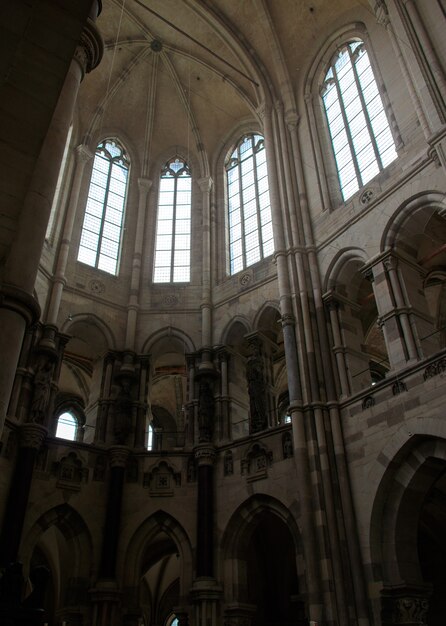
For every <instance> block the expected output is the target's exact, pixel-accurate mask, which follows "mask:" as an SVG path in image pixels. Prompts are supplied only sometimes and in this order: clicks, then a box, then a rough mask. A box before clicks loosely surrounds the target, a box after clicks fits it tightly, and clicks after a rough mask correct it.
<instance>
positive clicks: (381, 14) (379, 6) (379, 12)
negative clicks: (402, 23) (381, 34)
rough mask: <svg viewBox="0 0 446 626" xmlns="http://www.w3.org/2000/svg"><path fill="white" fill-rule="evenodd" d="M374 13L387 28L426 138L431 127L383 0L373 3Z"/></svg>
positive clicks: (429, 133)
mask: <svg viewBox="0 0 446 626" xmlns="http://www.w3.org/2000/svg"><path fill="white" fill-rule="evenodd" d="M375 15H376V19H377V21H378V23H380V24H382V25H383V26H384V27H385V29H386V30H387V34H388V35H389V39H390V41H391V43H392V47H393V50H394V53H395V56H396V58H397V61H398V64H399V66H400V69H401V74H402V75H403V77H404V80H405V83H406V87H407V90H408V91H409V96H410V99H411V100H412V104H413V107H414V109H415V112H416V114H417V117H418V121H419V122H420V126H421V128H422V129H423V133H424V136H425V138H426V139H428V138H429V137H430V135H431V129H430V127H429V123H428V120H427V117H426V114H425V111H424V108H423V105H422V102H421V100H420V98H419V96H418V90H417V89H416V88H415V85H414V81H413V79H412V76H411V74H410V71H409V68H408V66H407V63H406V59H405V58H404V56H403V53H402V51H401V44H400V39H399V37H398V35H397V34H396V32H395V29H394V26H393V24H392V23H391V22H390V18H389V12H388V10H387V6H386V4H385V2H383V0H378V2H376V3H375Z"/></svg>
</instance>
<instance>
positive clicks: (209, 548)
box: [191, 442, 222, 626]
mask: <svg viewBox="0 0 446 626" xmlns="http://www.w3.org/2000/svg"><path fill="white" fill-rule="evenodd" d="M194 454H195V460H196V463H197V483H198V485H197V489H198V505H197V552H196V554H197V557H196V559H197V560H196V573H197V576H196V579H195V580H194V583H193V586H192V590H191V596H192V598H193V601H194V605H195V620H194V625H195V626H218V624H219V622H218V605H219V602H220V598H221V592H222V590H221V588H220V586H219V585H218V584H217V581H216V580H215V578H214V512H213V510H214V462H215V456H216V453H215V448H214V446H213V445H212V444H211V443H210V442H207V443H200V444H198V446H196V448H195V450H194Z"/></svg>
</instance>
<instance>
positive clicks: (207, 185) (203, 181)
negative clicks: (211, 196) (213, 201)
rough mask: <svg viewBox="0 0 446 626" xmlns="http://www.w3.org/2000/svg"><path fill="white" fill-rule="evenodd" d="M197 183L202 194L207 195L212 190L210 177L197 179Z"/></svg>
mask: <svg viewBox="0 0 446 626" xmlns="http://www.w3.org/2000/svg"><path fill="white" fill-rule="evenodd" d="M197 182H198V186H199V187H200V190H201V192H202V193H209V192H210V191H211V189H212V185H213V184H214V183H213V180H212V178H211V177H210V176H205V177H204V178H199V179H198V181H197Z"/></svg>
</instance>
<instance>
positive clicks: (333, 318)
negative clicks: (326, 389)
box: [325, 293, 350, 397]
mask: <svg viewBox="0 0 446 626" xmlns="http://www.w3.org/2000/svg"><path fill="white" fill-rule="evenodd" d="M325 300H326V302H327V308H328V311H329V314H330V324H331V330H332V333H333V342H334V345H333V352H334V354H335V358H336V365H337V369H338V374H339V381H340V383H341V397H342V396H344V397H345V396H348V395H349V394H350V386H349V383H348V376H347V366H346V363H345V346H344V344H343V341H342V336H341V328H340V325H339V316H338V309H339V302H337V301H336V300H335V296H334V294H333V293H330V294H326V296H325Z"/></svg>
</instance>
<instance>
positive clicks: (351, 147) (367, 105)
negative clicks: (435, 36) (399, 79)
mask: <svg viewBox="0 0 446 626" xmlns="http://www.w3.org/2000/svg"><path fill="white" fill-rule="evenodd" d="M321 95H322V100H323V103H324V108H325V113H326V116H327V122H328V127H329V130H330V137H331V143H332V147H333V152H334V156H335V161H336V168H337V172H338V177H339V183H340V186H341V192H342V196H343V198H344V201H345V200H348V198H350V197H351V196H352V195H353V194H354V193H356V191H358V189H360V188H361V187H362V186H363V185H365V184H366V183H367V182H368V181H370V180H371V179H372V178H374V177H375V176H376V175H377V174H379V172H380V171H381V170H383V169H384V168H385V167H387V166H388V165H389V164H390V163H391V162H392V161H393V160H395V159H396V158H397V153H396V148H395V142H394V139H393V136H392V132H391V129H390V126H389V122H388V120H387V115H386V112H385V110H384V106H383V102H382V99H381V95H380V93H379V89H378V85H377V84H376V80H375V76H374V74H373V70H372V67H371V65H370V60H369V56H368V54H367V50H366V48H365V45H364V42H363V41H350V42H349V43H346V44H345V45H343V46H342V47H341V48H340V49H339V50H338V52H337V53H336V55H335V56H334V57H333V59H332V61H331V64H330V68H329V69H328V71H327V73H326V75H325V79H324V83H323V87H322V92H321Z"/></svg>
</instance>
